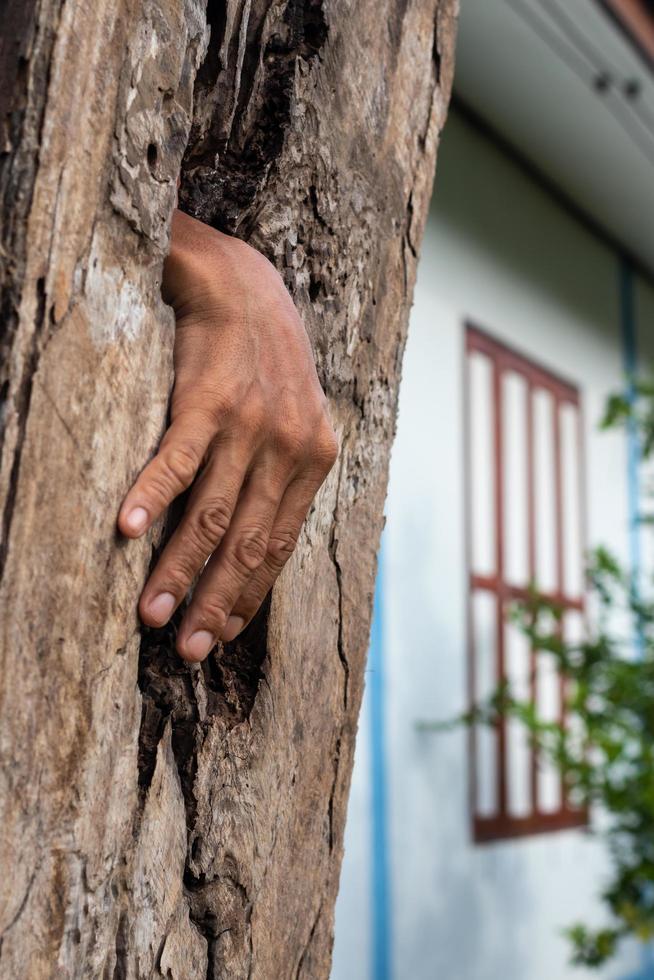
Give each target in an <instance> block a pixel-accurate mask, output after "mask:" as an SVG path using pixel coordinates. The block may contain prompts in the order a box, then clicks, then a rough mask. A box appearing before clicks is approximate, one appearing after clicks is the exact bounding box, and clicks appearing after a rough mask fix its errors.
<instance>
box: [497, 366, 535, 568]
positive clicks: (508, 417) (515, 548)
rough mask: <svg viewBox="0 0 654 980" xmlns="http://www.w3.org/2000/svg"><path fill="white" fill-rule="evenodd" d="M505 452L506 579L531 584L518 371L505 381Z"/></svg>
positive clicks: (523, 405)
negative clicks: (529, 582)
mask: <svg viewBox="0 0 654 980" xmlns="http://www.w3.org/2000/svg"><path fill="white" fill-rule="evenodd" d="M502 412H503V419H502V421H503V425H502V433H503V439H504V444H503V450H504V453H503V455H504V577H505V579H506V581H507V582H508V583H509V584H510V585H522V586H524V585H526V584H527V582H528V581H529V517H528V511H527V499H528V487H527V382H526V381H525V379H524V377H523V376H522V375H520V374H517V373H516V372H515V371H507V372H506V373H505V374H504V376H503V378H502Z"/></svg>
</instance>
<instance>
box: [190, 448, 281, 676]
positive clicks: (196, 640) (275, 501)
mask: <svg viewBox="0 0 654 980" xmlns="http://www.w3.org/2000/svg"><path fill="white" fill-rule="evenodd" d="M285 488H286V480H285V479H284V477H283V476H282V474H281V473H279V474H272V473H271V472H270V469H269V468H268V467H264V466H260V467H258V468H257V469H256V470H255V471H254V472H253V473H252V475H251V477H250V479H249V480H248V483H247V486H246V487H245V489H244V490H243V492H242V493H241V497H240V500H239V503H238V507H237V509H236V513H235V514H234V517H233V519H232V522H231V524H230V526H229V530H228V531H227V533H226V534H225V536H224V538H223V540H222V544H221V546H220V548H219V549H218V551H216V552H215V554H214V555H213V557H212V558H211V559H210V561H209V563H208V565H207V567H206V568H205V570H204V572H203V574H202V577H201V578H200V581H199V583H198V585H197V587H196V589H195V591H194V593H193V599H192V601H191V605H190V606H189V609H188V610H187V612H186V615H185V617H184V619H183V621H182V624H181V626H180V628H179V632H178V634H177V649H178V651H179V653H180V654H181V656H182V657H184V659H185V660H191V661H197V660H203V659H204V658H205V657H206V656H207V654H208V653H209V651H210V650H211V648H212V647H213V646H214V645H215V644H216V642H217V641H218V639H220V637H221V636H222V633H223V630H224V628H225V625H226V623H227V619H228V617H229V614H230V612H231V610H232V608H233V606H234V603H235V602H236V600H237V599H238V597H239V596H240V594H241V592H242V591H243V588H244V586H245V585H246V583H247V582H248V581H249V580H250V578H251V576H252V574H253V573H254V572H255V571H256V570H257V568H259V566H260V565H261V564H262V563H263V562H264V561H265V559H266V556H267V554H268V542H269V538H270V533H271V530H272V527H273V522H274V520H275V516H276V514H277V512H278V510H279V504H280V500H281V498H282V495H283V493H284V490H285Z"/></svg>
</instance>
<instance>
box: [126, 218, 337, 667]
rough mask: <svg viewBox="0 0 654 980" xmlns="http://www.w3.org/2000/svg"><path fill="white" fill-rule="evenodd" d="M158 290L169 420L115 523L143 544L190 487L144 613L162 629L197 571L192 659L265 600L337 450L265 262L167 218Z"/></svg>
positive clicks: (181, 638) (202, 228)
mask: <svg viewBox="0 0 654 980" xmlns="http://www.w3.org/2000/svg"><path fill="white" fill-rule="evenodd" d="M162 292H163V296H164V299H165V300H166V302H168V303H170V305H171V306H172V307H173V309H174V311H175V316H176V319H177V327H176V334H175V353H174V361H175V386H174V389H173V394H172V401H171V411H170V415H171V424H170V427H169V428H168V430H167V432H166V434H165V435H164V437H163V440H162V442H161V445H160V447H159V450H158V452H157V455H156V456H155V457H154V459H153V460H152V461H151V462H150V463H148V465H147V466H146V467H145V469H144V470H143V472H142V473H141V475H140V476H139V477H138V479H137V481H136V483H135V484H134V486H133V487H132V489H131V490H130V491H129V493H128V494H127V497H126V498H125V501H124V502H123V505H122V507H121V510H120V514H119V517H118V526H119V528H120V530H121V531H122V533H123V534H125V535H126V536H127V537H130V538H138V537H140V536H141V535H143V534H144V533H145V532H146V531H147V529H148V528H149V527H150V526H151V525H152V524H153V522H154V521H156V520H157V518H158V517H159V516H160V515H161V514H162V513H163V512H164V511H165V510H166V508H167V507H168V506H169V504H171V503H172V501H173V500H174V499H175V498H176V497H177V496H178V495H179V494H180V493H182V492H183V491H185V490H187V489H188V488H189V487H191V485H192V489H191V491H190V494H189V499H188V503H187V506H186V510H185V513H184V516H183V517H182V520H181V522H180V524H179V526H178V528H177V529H176V531H175V532H174V534H173V536H172V537H171V539H170V541H169V542H168V544H167V545H166V547H165V549H164V551H163V554H162V555H161V557H160V559H159V561H158V563H157V565H156V567H155V569H154V571H153V572H152V574H151V576H150V578H149V580H148V582H147V584H146V586H145V588H144V590H143V593H142V595H141V598H140V602H139V612H140V615H141V619H142V620H143V622H144V623H146V624H147V625H149V626H163V625H164V624H165V623H166V622H167V621H168V620H169V619H170V617H171V615H172V614H173V612H174V610H175V609H176V608H177V606H178V605H179V604H180V603H181V602H182V600H183V599H184V597H185V595H186V594H187V592H188V590H189V588H190V587H191V585H192V584H193V582H194V580H195V578H196V576H197V575H198V574H199V573H200V572H201V573H202V574H201V575H200V578H199V581H198V583H197V585H196V586H195V588H194V591H193V596H192V599H191V602H190V604H189V607H188V609H187V610H186V612H185V614H184V617H183V619H182V623H181V625H180V628H179V630H178V634H177V649H178V651H179V653H180V654H181V656H182V657H184V658H185V659H186V660H190V661H199V660H203V659H204V658H205V657H206V656H207V654H208V653H209V651H210V650H211V648H212V647H213V646H214V644H215V643H216V642H217V641H218V640H219V639H222V640H223V641H225V642H229V641H231V640H233V639H234V638H235V637H236V636H237V635H238V633H240V632H241V630H242V629H243V628H244V626H245V625H246V624H247V623H248V622H249V621H250V619H251V618H252V617H253V616H254V614H255V612H256V611H257V609H258V608H259V606H260V604H261V603H262V601H263V600H264V598H265V597H266V595H267V593H268V592H269V590H270V589H271V587H272V585H273V583H274V581H275V579H276V578H277V576H278V575H279V573H280V571H281V570H282V568H283V566H284V564H285V562H286V561H287V560H288V558H289V557H290V555H291V554H292V552H293V549H294V547H295V544H296V542H297V538H298V535H299V533H300V530H301V528H302V524H303V523H304V519H305V517H306V514H307V511H308V509H309V507H310V505H311V501H312V500H313V497H314V495H315V493H316V491H317V490H318V488H319V487H320V485H321V483H322V482H323V480H324V479H325V477H326V475H327V473H328V472H329V470H330V469H331V467H332V465H333V464H334V461H335V459H336V455H337V442H336V437H335V435H334V431H333V429H332V426H331V424H330V422H329V419H328V415H327V408H326V399H325V396H324V394H323V392H322V390H321V388H320V383H319V381H318V377H317V374H316V369H315V366H314V362H313V356H312V353H311V347H310V345H309V341H308V338H307V335H306V332H305V330H304V327H303V325H302V322H301V320H300V318H299V316H298V314H297V311H296V309H295V307H294V305H293V302H292V300H291V298H290V296H289V294H288V292H287V291H286V288H285V287H284V284H283V281H282V279H281V277H280V276H279V274H278V273H277V271H276V270H275V268H274V267H273V266H272V265H271V264H270V262H268V260H267V259H266V258H264V256H262V255H261V254H260V253H259V252H257V251H255V250H254V249H253V248H251V247H250V246H249V245H246V244H245V243H244V242H242V241H239V240H238V239H236V238H230V237H229V236H227V235H224V234H222V233H220V232H218V231H215V230H214V229H212V228H210V227H208V226H207V225H204V224H202V223H201V222H199V221H196V220H195V219H194V218H191V217H189V216H188V215H186V214H183V213H182V212H180V211H176V212H175V214H174V216H173V224H172V245H171V251H170V255H169V257H168V258H167V260H166V263H165V266H164V279H163V289H162ZM207 559H209V561H208V563H207ZM205 563H207V564H206V567H204V566H205ZM203 568H204V570H203Z"/></svg>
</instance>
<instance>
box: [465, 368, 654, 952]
mask: <svg viewBox="0 0 654 980" xmlns="http://www.w3.org/2000/svg"><path fill="white" fill-rule="evenodd" d="M602 425H603V427H604V428H611V427H615V426H627V427H630V428H631V430H632V434H633V435H634V436H635V437H637V438H638V439H639V442H640V448H641V452H642V456H643V457H644V458H651V457H652V456H653V455H654V383H652V382H647V383H638V384H634V385H633V388H632V390H631V391H630V393H629V396H628V397H624V396H621V395H619V396H614V397H612V398H611V399H609V402H608V404H607V408H606V414H605V418H604V420H603V423H602ZM643 520H644V521H645V522H646V523H647V524H648V525H651V523H652V518H651V516H650V515H643ZM587 574H588V594H589V607H590V609H591V612H592V615H591V617H590V620H591V625H590V626H589V628H588V635H586V636H585V637H584V638H582V639H581V640H580V641H579V642H575V643H573V642H570V641H568V640H566V639H565V638H564V637H565V630H564V629H563V628H562V627H563V621H564V610H563V609H562V608H561V607H559V606H557V605H556V604H555V603H552V602H548V601H546V600H544V599H542V598H541V597H539V595H538V591H537V589H536V588H533V589H532V590H531V597H530V599H529V601H528V602H526V603H523V604H522V605H521V606H519V607H517V608H515V609H513V610H512V613H511V615H512V616H513V617H514V619H515V620H516V621H517V622H518V623H519V624H520V626H521V628H522V630H523V631H524V632H525V633H526V634H527V636H528V637H529V639H530V642H531V644H532V646H533V648H534V650H536V651H540V652H545V653H549V654H551V655H552V656H553V657H554V658H555V659H556V662H557V665H558V668H559V671H560V673H561V675H562V677H563V678H564V679H565V690H566V692H567V694H566V700H567V710H566V722H565V724H561V723H552V722H550V723H546V722H543V721H541V720H540V719H539V717H538V715H537V712H536V710H535V708H534V705H533V704H530V703H526V702H522V701H519V700H515V699H514V698H513V696H512V692H511V690H510V688H509V687H508V685H506V684H505V685H504V686H503V687H502V688H501V689H500V690H498V691H496V692H495V695H494V696H493V698H492V699H491V700H490V701H489V702H488V703H486V704H485V705H480V706H478V707H477V708H476V709H475V710H474V711H473V712H472V713H471V714H469V715H468V716H467V717H466V721H467V722H468V723H469V724H470V723H480V722H482V723H484V722H485V723H491V724H492V723H495V722H496V721H497V719H498V715H505V716H506V715H511V716H513V717H517V718H519V719H520V720H521V721H522V722H523V723H524V724H525V725H526V727H527V729H528V730H529V733H530V737H531V739H532V741H533V743H534V745H535V747H536V748H537V750H538V752H539V753H542V754H544V755H546V756H547V757H549V758H550V759H551V760H552V761H553V762H554V764H555V765H556V767H557V768H558V769H559V771H560V773H561V774H562V776H563V777H564V780H565V784H566V785H567V787H568V793H569V795H570V800H571V802H573V803H574V804H576V805H578V806H580V807H588V808H589V812H590V813H591V814H593V813H594V814H597V813H601V814H603V819H602V824H603V827H602V830H601V833H602V834H603V835H604V836H605V838H606V840H607V843H608V847H609V850H610V855H611V874H610V878H609V881H608V884H607V885H606V887H605V888H604V891H603V894H602V898H603V901H604V903H605V905H606V906H607V907H608V910H609V912H610V924H609V926H608V927H607V928H604V929H601V930H593V929H590V928H588V927H587V926H585V925H584V924H583V923H577V924H575V925H573V926H572V927H570V928H569V929H568V930H567V935H568V937H569V939H570V941H571V943H572V948H573V962H574V963H575V964H577V965H584V966H590V967H598V966H600V965H602V964H604V963H605V962H606V961H608V960H609V959H610V958H611V957H612V956H613V955H614V954H615V952H616V950H617V947H618V944H619V942H620V940H621V939H623V938H624V937H626V936H628V935H631V936H636V937H638V938H639V939H641V940H649V939H652V938H654V595H653V594H651V593H652V590H651V589H648V590H647V591H649V592H650V594H649V595H647V594H646V590H644V589H643V587H642V583H640V582H636V581H634V580H633V579H632V578H631V577H630V575H629V574H628V573H627V572H626V571H625V570H624V569H623V568H622V567H621V565H620V564H619V562H618V561H617V560H616V559H615V558H614V557H613V556H612V555H611V554H610V553H609V552H608V551H607V550H606V549H604V548H598V549H597V550H595V551H594V553H593V554H592V555H591V556H590V558H589V564H588V569H587Z"/></svg>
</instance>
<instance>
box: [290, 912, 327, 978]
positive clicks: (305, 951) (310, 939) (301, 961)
mask: <svg viewBox="0 0 654 980" xmlns="http://www.w3.org/2000/svg"><path fill="white" fill-rule="evenodd" d="M321 915H322V902H321V903H320V905H319V906H318V911H317V913H316V917H315V919H314V920H313V925H312V926H311V931H310V932H309V937H308V939H307V941H306V944H305V946H304V949H303V950H302V953H301V955H300V959H299V961H298V965H297V970H296V971H295V980H300V973H301V972H302V967H303V966H304V962H305V960H306V958H307V954H308V952H309V950H310V948H311V943H312V942H313V937H314V936H315V934H316V929H317V928H318V923H319V922H320V916H321Z"/></svg>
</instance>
